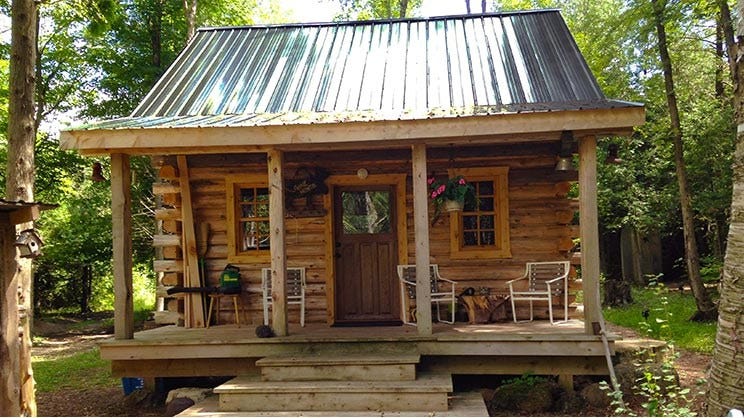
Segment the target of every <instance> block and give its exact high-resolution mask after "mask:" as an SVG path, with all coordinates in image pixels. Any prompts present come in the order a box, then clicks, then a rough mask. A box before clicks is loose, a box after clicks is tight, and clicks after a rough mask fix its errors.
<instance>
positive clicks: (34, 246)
mask: <svg viewBox="0 0 744 418" xmlns="http://www.w3.org/2000/svg"><path fill="white" fill-rule="evenodd" d="M43 245H44V241H42V240H41V237H40V236H39V233H38V232H36V230H34V229H26V230H25V231H21V233H20V234H18V238H16V241H15V246H16V247H17V248H18V251H20V253H21V257H23V258H36V257H38V256H40V255H41V247H42V246H43Z"/></svg>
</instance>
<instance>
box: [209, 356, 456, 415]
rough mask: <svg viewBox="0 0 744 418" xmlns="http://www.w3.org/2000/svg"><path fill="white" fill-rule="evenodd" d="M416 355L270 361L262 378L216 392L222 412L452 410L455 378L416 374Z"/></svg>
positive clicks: (273, 358) (239, 380) (237, 381)
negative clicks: (449, 402) (453, 381)
mask: <svg viewBox="0 0 744 418" xmlns="http://www.w3.org/2000/svg"><path fill="white" fill-rule="evenodd" d="M419 360H420V356H419V355H418V354H394V353H389V354H353V355H338V354H329V355H297V356H269V357H265V358H262V359H260V360H258V361H257V362H256V366H258V367H259V368H260V369H261V373H260V375H252V376H238V377H236V378H235V379H232V380H230V381H229V382H227V383H225V384H223V385H221V386H219V387H217V388H215V389H214V393H215V394H217V395H219V410H220V411H223V412H293V411H315V412H317V411H358V412H360V413H362V412H369V411H390V412H395V411H419V412H434V411H439V412H444V411H447V410H448V395H449V393H450V392H452V375H450V374H437V373H421V374H418V375H417V374H416V366H417V365H418V363H419Z"/></svg>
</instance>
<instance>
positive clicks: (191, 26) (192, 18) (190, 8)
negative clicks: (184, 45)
mask: <svg viewBox="0 0 744 418" xmlns="http://www.w3.org/2000/svg"><path fill="white" fill-rule="evenodd" d="M196 7H197V0H183V11H184V14H185V15H186V42H188V41H190V40H191V38H193V37H194V33H196Z"/></svg>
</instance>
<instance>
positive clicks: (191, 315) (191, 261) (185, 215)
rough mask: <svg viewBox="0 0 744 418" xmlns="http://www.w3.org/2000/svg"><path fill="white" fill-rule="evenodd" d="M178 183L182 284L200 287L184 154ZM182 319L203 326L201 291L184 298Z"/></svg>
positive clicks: (187, 168)
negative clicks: (181, 238) (180, 218)
mask: <svg viewBox="0 0 744 418" xmlns="http://www.w3.org/2000/svg"><path fill="white" fill-rule="evenodd" d="M178 173H179V180H178V181H179V184H180V185H181V217H182V221H181V228H182V229H183V234H182V236H183V245H182V247H181V248H182V249H183V263H184V269H183V272H184V274H185V276H184V285H185V286H186V287H202V284H201V280H200V278H199V254H198V253H197V251H196V231H195V230H194V211H193V207H192V203H191V182H190V179H189V164H188V160H187V159H186V156H185V155H179V156H178ZM184 309H185V312H184V321H185V323H186V327H187V328H203V327H204V325H205V324H204V299H203V297H202V294H201V293H189V295H188V297H187V298H185V305H184Z"/></svg>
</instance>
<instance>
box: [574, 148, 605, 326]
mask: <svg viewBox="0 0 744 418" xmlns="http://www.w3.org/2000/svg"><path fill="white" fill-rule="evenodd" d="M579 225H580V227H579V228H580V232H581V280H582V287H583V289H584V331H585V332H586V333H587V334H594V325H593V324H595V323H597V324H598V323H599V321H600V318H601V315H602V313H601V312H600V304H599V229H598V228H599V227H598V225H599V221H598V215H597V138H596V137H594V136H585V137H582V138H580V139H579Z"/></svg>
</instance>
